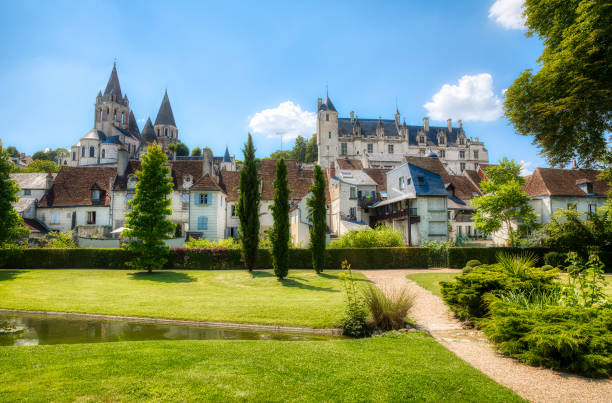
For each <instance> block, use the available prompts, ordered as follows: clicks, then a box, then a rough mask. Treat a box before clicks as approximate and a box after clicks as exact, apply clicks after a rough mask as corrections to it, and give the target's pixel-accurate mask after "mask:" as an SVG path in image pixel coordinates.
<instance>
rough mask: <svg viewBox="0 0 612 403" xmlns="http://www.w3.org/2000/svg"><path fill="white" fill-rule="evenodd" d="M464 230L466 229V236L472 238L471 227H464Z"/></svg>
mask: <svg viewBox="0 0 612 403" xmlns="http://www.w3.org/2000/svg"><path fill="white" fill-rule="evenodd" d="M465 228H467V234H468V236H472V227H465Z"/></svg>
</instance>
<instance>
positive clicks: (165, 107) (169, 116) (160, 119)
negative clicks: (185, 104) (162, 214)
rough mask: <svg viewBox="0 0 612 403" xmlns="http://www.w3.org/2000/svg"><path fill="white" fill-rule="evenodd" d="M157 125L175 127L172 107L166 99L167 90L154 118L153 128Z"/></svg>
mask: <svg viewBox="0 0 612 403" xmlns="http://www.w3.org/2000/svg"><path fill="white" fill-rule="evenodd" d="M157 125H170V126H175V127H176V123H174V114H173V113H172V106H170V99H169V98H168V90H166V92H164V99H162V103H161V105H160V107H159V112H157V118H155V126H157Z"/></svg>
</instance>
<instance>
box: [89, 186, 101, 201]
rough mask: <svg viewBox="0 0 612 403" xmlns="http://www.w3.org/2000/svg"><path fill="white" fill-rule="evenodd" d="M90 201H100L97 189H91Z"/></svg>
mask: <svg viewBox="0 0 612 403" xmlns="http://www.w3.org/2000/svg"><path fill="white" fill-rule="evenodd" d="M91 201H92V202H97V201H100V191H99V190H98V189H94V190H92V191H91Z"/></svg>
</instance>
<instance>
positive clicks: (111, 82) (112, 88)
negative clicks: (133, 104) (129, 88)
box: [104, 64, 121, 99]
mask: <svg viewBox="0 0 612 403" xmlns="http://www.w3.org/2000/svg"><path fill="white" fill-rule="evenodd" d="M111 94H114V95H116V96H117V98H118V99H121V86H120V85H119V76H118V75H117V64H113V71H111V75H110V78H109V79H108V84H106V89H105V90H104V95H105V96H106V95H111Z"/></svg>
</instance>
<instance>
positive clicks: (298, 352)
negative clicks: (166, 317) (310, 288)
mask: <svg viewBox="0 0 612 403" xmlns="http://www.w3.org/2000/svg"><path fill="white" fill-rule="evenodd" d="M237 400H240V401H315V402H322V401H366V400H368V401H408V400H411V401H413V400H416V401H448V402H451V401H452V402H458V401H473V402H482V401H487V402H493V401H498V402H512V401H520V398H518V397H517V396H516V395H514V394H513V393H512V392H511V391H510V390H508V389H506V388H504V387H502V386H500V385H499V384H497V383H495V382H494V381H492V380H491V379H490V378H488V377H486V376H485V375H483V374H482V373H480V372H479V371H477V370H476V369H474V368H473V367H471V366H470V365H468V364H466V363H465V362H464V361H462V360H460V359H459V358H457V357H456V356H455V355H454V354H452V353H451V352H449V351H448V350H446V349H445V348H444V347H442V346H441V345H440V344H438V343H437V342H435V341H434V340H433V339H432V338H431V337H429V336H427V335H425V334H422V333H415V334H410V335H405V336H403V337H399V338H389V337H386V338H372V339H361V340H350V339H344V340H329V341H304V342H297V341H296V342H290V341H229V340H209V341H170V342H169V341H153V342H151V341H148V342H128V343H123V342H120V343H100V344H72V345H52V346H36V347H2V348H0V401H237Z"/></svg>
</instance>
